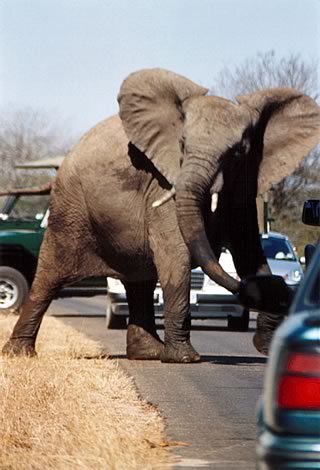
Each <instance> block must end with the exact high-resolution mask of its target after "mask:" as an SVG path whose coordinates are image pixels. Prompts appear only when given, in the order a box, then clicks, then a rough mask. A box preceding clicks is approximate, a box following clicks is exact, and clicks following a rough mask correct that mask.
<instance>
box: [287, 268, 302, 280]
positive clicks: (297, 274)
mask: <svg viewBox="0 0 320 470" xmlns="http://www.w3.org/2000/svg"><path fill="white" fill-rule="evenodd" d="M284 278H285V280H286V281H292V282H300V281H301V279H302V273H301V271H299V269H294V270H293V271H290V272H289V273H288V274H287V275H286V276H284Z"/></svg>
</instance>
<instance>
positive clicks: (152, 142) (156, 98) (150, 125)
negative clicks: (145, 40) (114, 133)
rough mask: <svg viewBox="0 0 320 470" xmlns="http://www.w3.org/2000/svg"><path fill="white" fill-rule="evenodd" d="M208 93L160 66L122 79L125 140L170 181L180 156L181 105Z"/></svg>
mask: <svg viewBox="0 0 320 470" xmlns="http://www.w3.org/2000/svg"><path fill="white" fill-rule="evenodd" d="M207 92H208V90H207V89H206V88H203V87H201V86H199V85H197V84H195V83H193V82H192V81H190V80H188V79H187V78H185V77H182V76H180V75H177V74H175V73H173V72H169V71H168V70H163V69H145V70H140V71H138V72H135V73H132V74H131V75H129V77H128V78H127V79H126V80H124V82H123V83H122V85H121V88H120V92H119V95H118V102H119V108H120V109H119V115H120V118H121V120H122V124H123V127H124V130H125V132H126V134H127V137H128V139H129V140H130V141H131V142H132V143H133V144H134V145H135V146H136V147H137V148H138V149H139V150H140V151H141V152H143V153H144V154H145V155H146V156H147V157H148V158H149V159H150V160H152V162H153V164H154V165H155V166H156V168H157V169H158V170H159V171H160V172H161V173H162V174H163V175H164V176H165V177H166V178H167V180H168V181H169V182H170V183H171V184H174V183H175V182H176V179H177V174H178V173H179V171H180V166H181V162H182V159H183V151H182V130H183V121H184V111H183V106H184V103H185V101H186V100H188V99H189V98H191V97H194V96H201V95H205V94H206V93H207Z"/></svg>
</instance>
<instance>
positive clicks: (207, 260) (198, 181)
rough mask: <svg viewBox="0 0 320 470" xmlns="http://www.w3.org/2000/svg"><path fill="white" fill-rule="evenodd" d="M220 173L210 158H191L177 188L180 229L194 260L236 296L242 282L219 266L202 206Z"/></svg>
mask: <svg viewBox="0 0 320 470" xmlns="http://www.w3.org/2000/svg"><path fill="white" fill-rule="evenodd" d="M216 174H217V168H216V167H215V165H214V164H213V162H212V160H211V159H209V158H204V157H203V158H201V157H199V156H194V157H193V156H191V155H189V156H188V158H187V159H186V161H185V162H184V165H183V169H182V175H181V178H179V181H178V183H177V188H176V205H177V217H178V223H179V227H180V230H181V233H182V236H183V238H184V241H185V243H186V245H187V246H188V248H189V250H190V253H191V255H192V257H193V258H194V259H195V261H196V262H197V264H198V265H199V266H201V268H202V270H203V271H204V272H205V273H206V274H207V275H208V276H209V277H210V278H211V279H212V280H213V281H215V282H216V283H217V284H219V285H221V286H223V287H225V288H226V289H228V290H229V291H231V292H233V293H236V292H238V290H239V282H238V281H237V280H236V279H234V278H233V277H231V276H230V275H229V274H228V273H226V272H225V271H224V270H223V269H222V267H221V266H220V264H219V263H218V261H217V259H216V257H215V255H214V253H213V251H212V249H211V246H210V243H209V240H208V238H207V235H206V230H205V223H204V219H203V206H204V201H205V197H206V195H207V194H208V192H209V190H210V187H211V186H212V184H213V182H214V179H215V177H216Z"/></svg>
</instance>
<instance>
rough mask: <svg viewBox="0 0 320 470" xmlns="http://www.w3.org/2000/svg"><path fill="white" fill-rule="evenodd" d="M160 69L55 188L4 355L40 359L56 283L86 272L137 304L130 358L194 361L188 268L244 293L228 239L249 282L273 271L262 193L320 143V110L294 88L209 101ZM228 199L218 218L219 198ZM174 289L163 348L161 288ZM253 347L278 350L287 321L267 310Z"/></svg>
mask: <svg viewBox="0 0 320 470" xmlns="http://www.w3.org/2000/svg"><path fill="white" fill-rule="evenodd" d="M207 91H208V90H207V89H205V88H203V87H201V86H198V85H197V84H195V83H193V82H191V81H190V80H188V79H186V78H184V77H182V76H179V75H176V74H174V73H172V72H169V71H166V70H162V69H150V70H142V71H139V72H136V73H133V74H131V75H129V77H128V78H127V79H126V80H125V81H124V82H123V84H122V86H121V89H120V92H119V95H118V102H119V115H116V116H113V117H111V118H109V119H107V120H105V121H103V122H101V123H100V124H98V125H97V126H96V127H94V128H93V129H92V130H91V131H89V132H88V133H87V134H86V135H85V136H84V137H83V138H82V139H81V140H80V142H79V144H77V145H76V146H75V148H74V149H73V150H72V151H71V152H70V153H69V154H68V155H67V156H66V158H65V159H64V161H63V163H62V166H61V167H60V170H59V172H58V175H57V178H56V180H55V182H54V184H53V188H52V192H51V199H50V217H49V222H48V228H47V231H46V235H45V239H44V242H43V245H42V248H41V252H40V258H39V263H38V268H37V272H36V276H35V279H34V282H33V286H32V289H31V291H30V296H29V299H28V300H27V302H26V303H25V305H24V306H23V309H22V313H21V316H20V318H19V320H18V322H17V324H16V326H15V328H14V330H13V333H12V335H11V338H10V340H9V341H8V342H7V344H6V345H5V346H4V348H3V352H4V353H10V354H21V353H26V354H30V355H33V354H35V340H36V336H37V333H38V330H39V327H40V324H41V320H42V318H43V315H44V313H45V311H46V309H47V307H48V305H49V304H50V302H51V300H52V299H53V297H54V296H55V294H56V293H57V291H58V290H59V289H60V288H61V287H62V286H63V285H65V284H68V283H73V282H75V281H77V280H79V279H81V278H83V277H89V276H97V275H105V276H111V277H116V278H119V279H121V280H122V281H123V283H124V285H125V288H126V293H127V298H128V303H129V310H130V318H129V325H128V330H127V356H128V358H130V359H159V358H160V360H161V361H163V362H196V361H199V360H200V356H199V354H198V353H197V352H196V351H195V350H194V348H193V347H192V345H191V342H190V323H191V320H190V309H189V289H190V269H191V267H192V266H196V265H199V266H201V267H202V269H203V270H204V271H205V272H206V273H207V274H208V275H209V276H210V277H211V278H212V279H213V280H214V281H216V282H217V283H219V284H221V285H222V286H224V287H226V288H227V289H229V290H230V291H231V292H233V293H236V292H237V291H238V289H239V281H238V280H236V279H234V278H232V277H230V276H229V275H228V274H227V273H226V272H224V271H223V269H222V268H221V266H220V265H219V263H218V261H217V259H218V257H219V254H220V250H221V248H222V246H225V247H227V248H228V249H229V250H230V251H231V253H232V256H233V259H234V263H235V266H236V269H237V272H238V274H239V276H240V278H243V277H244V276H246V275H247V274H254V273H257V272H263V271H264V272H265V271H268V266H267V262H266V259H265V257H264V255H263V252H262V249H261V247H260V241H259V230H258V223H257V209H256V196H257V193H261V192H264V191H266V190H267V189H268V188H269V187H270V186H271V184H272V183H275V182H277V181H279V180H280V179H282V178H283V177H284V176H286V175H288V174H290V173H291V172H292V171H293V170H294V169H295V167H296V166H297V165H298V162H299V161H300V160H301V159H302V157H304V156H305V155H306V154H307V153H308V152H309V151H310V150H311V149H312V148H313V147H314V146H315V145H316V144H317V143H318V141H319V129H320V112H319V107H318V106H317V105H316V103H315V102H314V101H313V100H312V99H311V98H309V97H307V96H305V95H303V94H302V93H300V92H298V91H296V90H293V89H285V88H283V89H271V90H264V91H259V92H257V93H253V94H249V95H246V96H240V97H238V98H237V101H236V102H232V101H228V100H225V99H223V98H219V97H216V96H207ZM212 193H218V203H217V208H216V210H215V211H214V212H211V209H210V201H211V194H212ZM158 278H159V280H160V283H161V286H162V289H163V292H164V316H165V320H164V325H165V334H164V343H162V342H161V341H160V339H159V337H158V335H157V332H156V327H155V320H154V310H153V291H154V288H155V285H156V282H157V279H158ZM260 315H261V318H260V321H259V322H258V331H257V332H256V335H255V340H254V344H255V346H256V348H257V349H258V350H260V351H261V352H262V353H266V351H267V346H268V341H269V340H270V333H271V331H272V330H273V329H274V327H275V325H276V324H277V322H278V320H279V319H278V318H275V317H270V316H269V317H268V316H267V315H266V316H262V314H260Z"/></svg>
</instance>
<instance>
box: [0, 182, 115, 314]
mask: <svg viewBox="0 0 320 470" xmlns="http://www.w3.org/2000/svg"><path fill="white" fill-rule="evenodd" d="M48 193H49V191H47V194H45V191H44V194H39V192H38V193H37V192H34V193H33V192H32V190H25V192H23V190H22V189H17V191H16V192H14V191H10V194H8V195H7V196H0V312H1V311H3V312H18V310H19V308H20V306H21V305H22V304H23V302H24V300H25V299H26V296H27V294H28V292H29V289H30V287H31V284H32V281H33V278H34V275H35V272H36V267H37V261H38V256H39V251H40V247H41V243H42V240H43V236H44V233H45V230H46V226H47V221H48V216H49V209H48V203H49V194H48ZM106 293H107V280H106V278H105V277H101V278H90V279H85V280H82V281H81V282H79V283H77V284H74V285H72V286H68V287H65V288H64V289H62V291H61V292H60V293H59V297H72V296H93V295H98V294H106Z"/></svg>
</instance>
